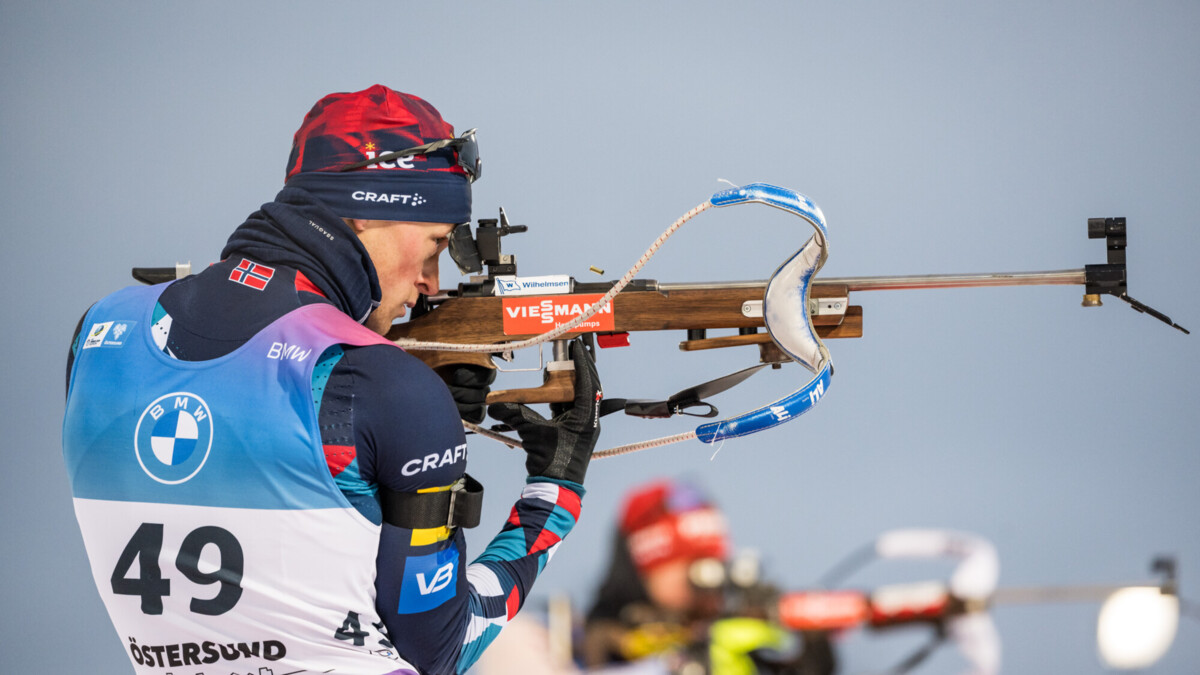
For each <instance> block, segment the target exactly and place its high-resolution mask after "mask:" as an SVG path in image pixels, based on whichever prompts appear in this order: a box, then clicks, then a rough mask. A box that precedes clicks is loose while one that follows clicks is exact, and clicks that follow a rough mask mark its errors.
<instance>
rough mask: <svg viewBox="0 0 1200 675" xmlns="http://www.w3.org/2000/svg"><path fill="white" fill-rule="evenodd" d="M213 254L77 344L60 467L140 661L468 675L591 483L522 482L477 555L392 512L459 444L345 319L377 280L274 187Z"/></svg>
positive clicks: (364, 302) (389, 356)
mask: <svg viewBox="0 0 1200 675" xmlns="http://www.w3.org/2000/svg"><path fill="white" fill-rule="evenodd" d="M222 258H223V260H222V261H221V262H219V263H216V264H214V265H212V266H210V267H209V268H207V269H206V270H204V271H203V272H201V273H199V274H197V275H195V276H192V277H188V278H187V279H183V280H179V281H176V282H174V283H171V284H168V285H165V286H163V287H153V288H139V289H127V290H125V291H120V292H118V293H117V294H115V295H114V296H110V297H109V298H106V299H105V300H102V301H101V302H99V303H97V305H96V306H95V307H93V308H92V310H90V311H89V313H88V314H87V315H86V316H85V318H84V320H83V321H82V322H81V330H80V332H79V333H78V334H77V336H76V338H75V340H74V342H73V345H72V356H71V363H70V365H69V368H68V404H67V415H66V419H65V421H64V456H65V459H66V461H67V464H68V469H69V472H70V475H71V477H72V490H73V493H74V494H75V497H76V513H77V516H78V517H79V520H80V525H81V529H82V530H83V532H84V539H85V543H86V545H87V548H88V554H89V559H90V561H91V563H92V568H93V573H94V575H95V578H96V583H97V586H98V588H99V589H100V592H101V595H102V597H103V598H104V600H105V602H106V605H107V606H108V608H109V611H110V615H111V616H112V617H113V620H114V623H115V624H116V625H117V627H118V630H119V631H121V632H122V635H121V639H122V641H123V642H126V641H127V642H128V643H129V645H130V657H131V660H132V661H133V663H134V666H135V669H136V670H137V672H139V673H166V672H171V671H172V670H173V671H174V672H180V671H181V669H182V672H189V673H190V672H202V667H203V666H205V665H207V664H214V663H216V664H219V666H220V668H223V669H224V671H226V672H227V671H228V670H229V668H228V667H226V666H227V665H229V666H235V665H236V668H238V669H241V670H253V669H254V668H258V667H270V666H272V664H274V666H275V670H276V672H278V671H279V669H280V666H281V665H282V664H283V663H287V664H288V665H289V666H297V667H299V668H307V669H308V671H309V672H334V673H364V674H372V675H374V674H382V673H392V672H396V673H400V672H406V671H407V670H408V669H412V668H415V669H416V670H419V671H420V672H423V673H456V672H457V673H461V672H463V671H465V670H466V669H467V668H469V667H470V666H471V664H473V663H474V662H475V660H476V659H477V658H478V657H479V655H480V654H481V653H482V652H483V650H484V649H485V648H486V647H487V645H488V644H490V642H491V641H492V640H494V639H495V637H496V635H497V634H498V633H499V632H500V630H501V629H502V628H503V626H504V625H505V623H506V622H507V621H508V620H510V619H511V618H512V617H513V616H514V615H515V613H516V612H517V610H518V609H519V608H520V607H521V606H522V604H523V603H524V601H525V598H526V597H528V594H529V592H530V590H531V588H532V585H533V583H534V581H535V579H536V578H537V576H538V574H539V573H540V572H541V570H542V569H543V567H544V565H545V564H546V562H547V560H548V559H549V557H550V555H551V554H552V552H553V550H554V549H555V548H556V547H557V545H558V544H559V542H560V541H561V540H562V539H563V537H565V536H566V534H567V533H568V532H569V531H570V530H571V528H572V527H573V526H574V525H575V522H576V521H577V519H578V517H579V511H580V499H581V497H582V495H583V493H584V490H583V487H582V486H581V485H579V484H578V483H574V482H571V481H564V480H555V479H549V478H544V477H536V476H534V477H530V478H529V479H528V481H527V484H526V485H525V487H524V489H523V490H522V491H521V493H520V495H519V496H518V497H517V500H516V502H515V503H514V504H513V506H512V509H511V512H510V515H509V518H508V520H507V521H506V523H505V525H504V526H503V528H502V529H501V531H500V533H499V534H498V535H497V536H496V537H495V538H494V539H493V540H492V542H491V543H490V544H489V545H488V546H487V548H486V549H485V550H484V551H483V553H482V555H480V556H479V557H478V558H476V559H475V561H474V562H472V563H470V564H465V561H466V559H467V558H466V545H465V539H464V536H463V533H462V531H461V530H460V529H458V528H447V527H434V528H429V529H415V530H413V529H405V528H401V527H397V526H394V525H391V524H389V523H387V522H384V518H383V515H382V510H381V506H380V497H379V491H380V488H381V487H382V488H386V489H388V490H391V491H395V492H401V493H411V492H420V491H438V490H445V489H449V487H450V486H452V485H453V484H455V483H456V482H457V481H459V480H460V479H461V478H462V477H463V475H464V473H465V465H466V455H467V452H466V440H465V436H464V433H463V429H462V425H461V422H460V420H459V416H458V411H457V408H456V407H455V404H454V401H453V399H452V398H451V396H450V393H449V391H448V390H447V388H446V387H445V385H444V384H443V383H442V382H441V380H440V379H438V377H437V376H436V375H434V373H433V372H432V371H431V370H429V369H428V368H427V367H426V366H425V365H424V364H422V363H421V362H420V361H418V360H417V359H416V358H414V357H412V356H411V355H409V354H407V353H405V352H404V351H402V350H400V349H398V348H396V347H395V346H394V345H391V344H390V343H386V342H385V341H383V340H382V339H381V338H379V337H378V336H375V335H374V334H373V333H370V331H367V330H366V329H365V328H363V327H361V326H360V325H358V323H357V322H359V321H362V320H363V319H365V317H366V316H367V314H368V313H369V312H370V311H371V309H372V308H373V307H374V305H375V304H376V303H377V302H378V300H379V293H380V290H379V284H378V281H377V279H376V276H375V270H374V267H373V266H372V264H371V261H370V259H369V257H368V256H367V254H366V251H365V249H363V248H362V245H361V244H360V243H359V242H358V240H357V238H356V237H355V236H354V234H353V233H352V231H351V230H350V229H349V228H348V227H347V226H346V225H345V223H343V222H342V221H341V220H340V219H338V218H337V217H336V216H335V215H334V214H332V213H331V212H330V211H329V210H328V209H327V208H325V207H324V205H322V204H321V203H320V202H318V201H317V200H316V199H315V198H313V197H312V196H311V195H309V194H308V193H306V192H304V191H303V190H298V189H295V188H285V189H284V190H283V191H282V192H281V193H280V194H279V196H278V197H277V198H276V200H275V201H274V202H271V203H268V204H265V205H263V207H262V209H261V210H260V211H258V212H256V213H254V214H252V215H251V216H250V218H249V219H247V221H246V222H245V223H244V224H243V225H242V226H240V227H239V228H238V229H237V230H236V231H235V232H234V233H233V235H232V236H231V237H230V239H229V242H228V244H227V245H226V248H225V250H224V251H223V252H222ZM119 326H120V328H118V327H119ZM314 331H315V332H314ZM118 333H119V334H118ZM136 345H144V346H145V347H146V349H144V350H143V349H141V347H137V346H136ZM168 389H169V390H170V391H167V390H168ZM200 390H204V391H207V392H213V393H212V394H210V395H209V398H211V399H212V400H209V399H208V398H206V397H205V396H203V395H200V394H199V393H198V392H199V391H200ZM118 393H119V395H116V394H118ZM269 398H270V399H272V400H269V401H268V400H267V399H269ZM276 399H277V400H276ZM209 406H212V407H211V408H210V407H209ZM218 407H219V408H220V410H221V414H218V412H217V409H218ZM235 411H236V414H234V412H235ZM221 417H225V418H226V419H224V420H222V419H220V418H221ZM305 420H307V421H305ZM223 424H226V425H233V426H235V428H234V429H233V431H232V432H230V433H224V432H222V429H221V425H223ZM306 430H307V431H306ZM233 432H236V433H233ZM228 439H236V440H228ZM131 441H132V443H133V446H134V447H133V448H132V451H131V449H130V448H129V447H128V446H129V443H130V442H131ZM202 451H203V452H202ZM222 453H224V454H222ZM289 457H290V458H291V459H288V458H289ZM239 458H240V459H239ZM310 458H311V461H310ZM135 460H136V461H135ZM239 462H240V464H239ZM206 466H207V468H205V467H206ZM239 467H241V468H239ZM263 467H266V468H263ZM242 469H244V470H242ZM313 474H317V475H313ZM252 492H253V493H254V494H255V496H251V494H250V493H252ZM197 509H199V510H197ZM198 514H199V515H198ZM206 518H207V519H208V520H204V519H206ZM212 518H215V519H216V520H212ZM202 520H203V522H201V521H202ZM239 532H245V533H246V535H245V536H239V535H238V533H239ZM339 533H344V534H339ZM164 551H165V552H166V553H165V554H164V553H163V552H164ZM256 558H257V559H256ZM160 559H161V560H160ZM268 559H269V560H268ZM289 560H292V561H304V562H303V564H301V563H300V562H294V563H289V562H288V561H289ZM259 569H263V570H270V574H264V575H259V576H255V574H256V571H257V570H259ZM364 570H365V571H364ZM372 576H373V583H372V582H371V577H372ZM189 584H199V585H200V586H196V585H189ZM206 584H213V585H214V586H212V588H209V589H205V588H204V585H206ZM364 587H365V588H364ZM213 589H219V590H218V591H215V592H214V590H213ZM176 598H181V600H177V599H176ZM180 603H182V604H180ZM372 604H373V606H371V605H372ZM239 605H241V606H240V607H239ZM243 610H244V611H243ZM239 612H241V614H239ZM255 612H257V613H255ZM243 614H245V616H243ZM173 615H174V616H173ZM238 616H242V623H238V622H237V621H232V619H233V618H235V617H238ZM316 617H320V618H316ZM189 622H190V623H189ZM147 626H156V627H157V628H155V629H153V630H151V629H150V628H147ZM164 626H166V628H163V627H164ZM255 626H257V627H258V628H257V629H256V628H253V627H255ZM216 627H221V628H220V629H219V630H218V629H217V628H216ZM138 631H142V632H141V633H140V635H135V632H138ZM206 631H208V632H206ZM140 636H144V637H140ZM151 636H152V637H151ZM289 636H290V637H291V638H292V642H290V643H289V642H288V637H289ZM297 636H304V637H303V638H301V637H297ZM139 637H140V640H139V639H138V638H139ZM297 645H305V646H297ZM314 645H315V646H314ZM289 646H290V656H285V655H283V654H281V650H283V651H287V650H288V648H289ZM306 650H307V651H306ZM322 650H324V651H322ZM308 653H313V654H319V655H321V658H320V659H317V660H316V661H313V662H311V663H309V662H304V661H303V656H304V655H305V654H308ZM288 659H290V660H288ZM321 659H323V660H321ZM339 659H340V660H339ZM230 660H236V661H238V662H237V663H236V664H226V661H230ZM275 661H279V662H278V663H275ZM322 664H333V666H335V669H334V670H332V671H330V670H328V668H329V667H331V666H330V665H322ZM194 666H201V667H199V668H198V667H194ZM214 668H216V667H215V666H214ZM218 671H219V668H218V669H214V671H213V672H218ZM286 671H287V669H285V672H286ZM296 672H303V671H299V670H297V671H296Z"/></svg>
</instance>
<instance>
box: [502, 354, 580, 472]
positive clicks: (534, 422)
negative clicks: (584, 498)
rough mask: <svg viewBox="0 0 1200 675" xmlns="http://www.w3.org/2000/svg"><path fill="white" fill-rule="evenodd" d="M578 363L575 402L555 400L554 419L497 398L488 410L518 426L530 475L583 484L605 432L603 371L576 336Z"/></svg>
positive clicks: (575, 357) (575, 360)
mask: <svg viewBox="0 0 1200 675" xmlns="http://www.w3.org/2000/svg"><path fill="white" fill-rule="evenodd" d="M571 360H572V361H573V362H574V363H575V401H574V402H573V403H554V404H551V405H550V413H551V414H552V415H553V416H554V418H553V419H550V420H547V419H546V418H544V417H542V416H541V415H539V414H538V413H537V412H535V411H533V410H532V409H531V408H529V407H527V406H524V405H519V404H517V403H497V404H495V405H491V406H488V409H487V412H488V414H489V415H491V416H492V417H494V418H496V419H497V420H499V421H501V422H503V423H504V424H507V425H508V426H510V427H512V428H513V429H514V430H516V432H517V435H519V436H520V437H521V442H522V443H523V444H524V445H525V452H526V453H527V456H526V458H525V469H526V470H527V471H528V472H529V475H530V476H544V477H546V478H555V479H560V480H569V481H573V482H576V483H580V484H582V483H583V476H584V474H585V473H587V466H588V461H589V460H591V458H592V450H594V449H595V447H596V439H597V438H598V437H599V436H600V400H601V399H602V398H603V397H604V392H603V391H601V389H600V376H599V375H598V374H597V373H596V363H595V361H593V360H592V355H591V354H589V353H588V350H587V348H586V347H584V346H583V342H582V341H580V340H578V339H576V340H572V341H571Z"/></svg>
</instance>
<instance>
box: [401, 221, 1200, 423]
mask: <svg viewBox="0 0 1200 675" xmlns="http://www.w3.org/2000/svg"><path fill="white" fill-rule="evenodd" d="M1126 227H1127V226H1126V221H1125V219H1124V218H1091V219H1089V220H1088V223H1087V228H1088V237H1089V238H1091V239H1104V240H1105V242H1106V244H1107V248H1108V260H1107V262H1105V263H1101V264H1094V265H1085V266H1084V267H1083V268H1082V269H1072V270H1059V271H1049V272H1016V273H984V274H942V275H933V274H931V275H916V276H876V277H844V278H828V279H822V280H818V281H814V282H813V283H812V284H811V288H810V293H809V298H808V303H807V305H808V306H807V310H808V314H809V315H810V318H811V321H812V325H813V326H814V327H815V329H816V333H817V335H819V336H820V337H821V338H822V339H831V338H857V337H862V335H863V308H862V307H861V306H860V305H855V304H851V293H852V292H856V291H882V290H902V289H932V288H975V287H986V286H1035V285H1079V286H1083V287H1084V289H1083V291H1084V296H1083V306H1084V307H1098V306H1100V305H1101V304H1102V302H1101V296H1102V295H1111V296H1113V297H1116V298H1119V299H1121V300H1123V301H1125V302H1127V303H1129V305H1130V306H1132V307H1133V308H1134V309H1135V310H1137V311H1139V312H1144V313H1146V314H1149V315H1151V316H1153V317H1155V318H1157V319H1159V320H1160V321H1163V322H1164V323H1166V324H1168V325H1170V326H1172V327H1174V328H1176V329H1178V330H1180V331H1183V332H1184V333H1188V332H1189V331H1188V330H1187V329H1185V328H1183V327H1182V326H1179V325H1178V324H1176V323H1174V322H1173V321H1172V320H1171V318H1170V317H1168V316H1166V315H1165V314H1163V313H1161V312H1159V311H1157V310H1155V309H1153V308H1151V307H1148V306H1147V305H1145V304H1143V303H1141V302H1138V301H1137V300H1135V299H1133V298H1132V297H1130V296H1129V293H1128V276H1127V269H1126V262H1125V248H1126ZM526 230H527V228H526V226H524V225H511V224H510V223H509V221H508V218H507V216H506V214H505V212H504V210H503V209H501V210H500V217H499V218H498V219H497V218H490V219H480V220H479V221H478V226H477V227H476V229H475V233H474V236H473V237H472V236H471V234H470V231H469V230H465V231H464V230H456V231H455V235H456V236H457V237H459V239H458V241H455V242H453V243H452V246H454V247H456V248H460V249H461V248H466V249H467V250H468V251H470V253H468V255H469V256H471V258H470V260H471V261H472V262H468V270H469V271H474V272H481V271H482V270H483V268H485V267H486V273H485V274H476V275H475V276H472V277H470V281H469V282H468V283H464V284H460V285H459V286H458V288H457V289H453V290H443V291H442V292H440V293H439V294H437V295H435V296H431V297H425V298H423V300H422V303H421V304H419V305H418V307H417V309H416V310H415V311H414V312H413V316H412V318H411V320H409V321H407V322H405V323H401V324H397V325H396V326H394V327H393V328H392V330H391V332H389V333H388V338H389V339H391V340H394V341H398V342H400V343H401V344H403V343H404V342H405V341H412V340H416V341H421V342H425V341H431V342H460V343H492V344H498V345H499V344H503V343H507V342H512V341H517V340H524V339H528V338H532V337H534V336H536V335H539V334H541V333H543V332H545V331H546V330H549V329H551V328H554V327H555V326H558V325H561V324H563V323H565V322H566V321H567V320H570V319H573V318H575V317H577V316H579V314H580V313H581V311H582V309H584V308H587V307H588V306H589V305H591V304H592V303H594V302H596V300H598V299H599V298H600V297H601V296H602V295H603V294H604V293H606V292H607V291H609V289H611V288H612V287H613V285H614V284H615V283H616V282H614V281H608V282H584V281H579V280H577V279H575V278H573V277H569V276H566V275H563V276H545V277H520V276H518V275H517V262H516V257H515V256H513V255H507V254H504V253H502V252H501V240H502V239H503V238H504V237H505V236H507V235H510V234H516V233H520V232H525V231H526ZM767 284H768V282H767V281H732V282H691V283H665V282H658V281H655V280H651V279H635V280H633V281H632V282H630V283H629V284H628V285H627V286H626V287H625V288H624V289H623V290H621V291H620V292H619V293H618V294H617V295H616V296H615V297H614V298H613V301H612V302H611V304H610V305H609V306H606V307H604V308H603V309H602V310H600V311H599V312H597V313H596V314H595V315H593V316H592V317H591V319H590V320H588V321H587V322H585V323H584V324H583V325H581V326H579V327H578V328H576V329H574V330H571V331H568V332H567V333H566V334H565V336H566V337H573V336H579V335H584V336H594V338H595V342H596V343H598V345H599V346H600V347H613V346H627V345H628V344H629V334H630V333H633V332H638V331H657V330H674V331H680V332H681V333H683V334H684V336H685V337H684V339H683V340H682V341H681V342H680V343H679V348H680V349H681V350H683V351H687V352H693V351H701V350H707V349H719V348H727V347H736V346H747V345H754V346H757V347H758V349H759V358H758V360H759V365H758V366H754V367H752V368H748V369H746V370H744V371H740V372H738V373H734V374H733V375H730V376H727V377H726V378H720V379H719V380H714V381H712V382H706V383H704V384H703V385H698V386H697V387H692V388H689V389H686V390H684V391H682V392H680V393H678V394H676V395H674V396H672V397H671V398H670V399H668V400H665V401H625V400H622V402H623V403H624V404H625V412H626V413H628V414H631V415H636V416H641V417H669V416H671V415H673V414H692V415H699V416H704V417H711V416H714V415H716V414H717V413H716V410H715V408H713V407H712V406H711V404H708V403H706V402H705V401H704V400H703V399H704V398H705V397H707V396H711V395H713V394H715V393H717V392H719V391H723V390H724V389H725V388H727V387H729V386H733V385H734V384H736V383H738V382H741V381H742V380H744V379H745V378H746V377H748V376H749V375H751V374H753V372H755V371H757V369H758V368H761V367H763V366H766V365H770V366H772V367H774V368H779V367H780V366H781V365H782V364H783V363H786V362H787V361H789V360H791V359H789V358H788V357H787V355H785V354H784V353H783V352H782V351H781V349H780V348H779V345H777V344H776V342H775V341H774V340H772V337H771V335H770V334H769V333H767V332H762V331H763V329H764V320H763V294H764V291H765V290H766V287H767ZM718 330H723V331H728V332H730V333H731V334H728V335H720V336H716V335H711V334H710V333H709V331H718ZM407 349H408V351H410V352H411V353H412V354H413V355H415V356H417V357H419V358H421V359H422V360H423V361H425V362H426V363H427V364H429V365H430V366H431V367H433V368H434V370H441V369H445V368H448V367H452V366H453V365H455V364H462V363H476V364H479V365H484V366H487V367H495V365H494V363H493V360H492V358H490V357H491V356H493V355H489V354H483V353H478V352H475V353H471V352H451V351H426V350H421V349H416V348H407ZM554 353H555V356H554V360H552V361H551V362H550V363H549V365H548V366H546V368H545V374H544V383H543V385H542V386H540V387H536V388H530V389H505V390H497V391H493V392H491V393H490V394H489V395H488V402H489V403H499V402H515V403H556V402H565V401H570V400H571V399H572V397H573V388H572V373H571V372H570V370H568V369H565V368H564V367H563V366H564V365H566V364H569V361H568V360H567V358H566V357H565V354H566V350H565V348H564V345H563V342H562V341H556V343H555V351H554ZM495 355H498V356H502V357H505V358H508V357H510V356H511V353H510V352H509V353H506V352H505V351H504V350H503V349H499V350H497V353H496V354H495ZM501 370H503V367H501ZM697 408H699V409H702V410H703V412H700V413H697V412H693V411H694V410H695V409H697Z"/></svg>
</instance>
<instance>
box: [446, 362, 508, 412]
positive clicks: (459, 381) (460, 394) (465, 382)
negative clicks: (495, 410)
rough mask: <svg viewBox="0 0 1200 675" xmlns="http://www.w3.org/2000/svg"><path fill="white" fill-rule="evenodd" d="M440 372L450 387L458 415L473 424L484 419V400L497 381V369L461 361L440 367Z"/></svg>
mask: <svg viewBox="0 0 1200 675" xmlns="http://www.w3.org/2000/svg"><path fill="white" fill-rule="evenodd" d="M438 374H439V375H441V376H442V379H443V380H445V382H446V387H448V388H449V389H450V395H451V396H453V397H454V404H455V405H456V406H458V416H459V417H461V418H463V419H464V420H466V421H468V422H471V423H473V424H479V423H480V422H482V421H483V418H484V410H485V408H486V407H487V406H486V405H485V403H484V400H485V399H486V398H487V395H488V391H490V390H491V388H490V386H489V385H491V384H492V382H495V381H496V369H495V368H488V367H487V366H480V365H475V364H469V363H459V364H455V365H453V366H446V367H444V368H439V369H438Z"/></svg>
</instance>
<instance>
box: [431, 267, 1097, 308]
mask: <svg viewBox="0 0 1200 675" xmlns="http://www.w3.org/2000/svg"><path fill="white" fill-rule="evenodd" d="M815 284H816V285H822V284H825V285H831V286H845V287H846V289H847V290H850V291H898V290H905V289H925V288H981V287H986V286H1070V285H1078V286H1083V285H1086V284H1087V273H1086V271H1085V270H1082V269H1075V270H1055V271H1049V272H984V273H976V274H914V275H911V276H880V277H822V278H820V279H818V280H817V281H816V282H815ZM647 285H648V286H647V290H655V291H661V292H664V293H665V292H669V291H702V290H715V289H722V290H732V289H754V288H766V286H767V282H766V280H765V279H763V280H759V281H676V282H661V281H659V282H655V281H649V282H647ZM449 297H450V292H449V291H446V290H443V291H441V292H440V293H437V294H436V295H431V296H430V297H429V300H430V301H431V302H433V303H434V304H437V303H439V302H441V301H443V300H446V299H448V298H449Z"/></svg>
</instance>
